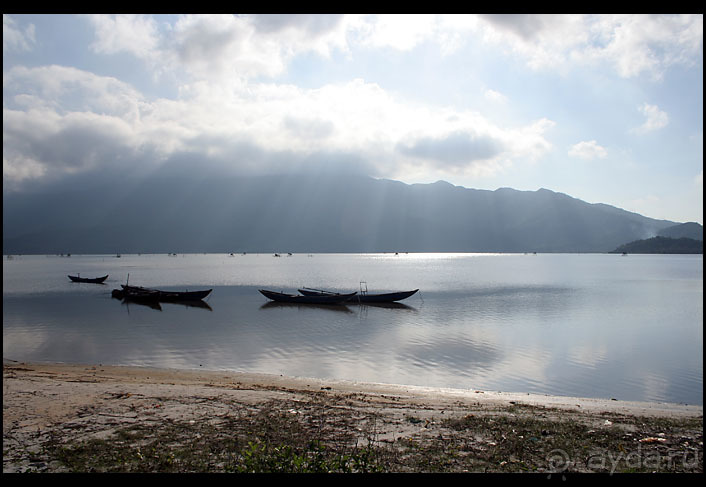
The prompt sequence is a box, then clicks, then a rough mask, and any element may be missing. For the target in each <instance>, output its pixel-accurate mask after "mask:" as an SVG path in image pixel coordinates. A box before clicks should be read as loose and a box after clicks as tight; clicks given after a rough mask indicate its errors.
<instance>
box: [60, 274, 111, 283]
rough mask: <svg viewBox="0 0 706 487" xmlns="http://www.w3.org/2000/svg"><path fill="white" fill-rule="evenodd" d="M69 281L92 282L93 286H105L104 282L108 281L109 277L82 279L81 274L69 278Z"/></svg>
mask: <svg viewBox="0 0 706 487" xmlns="http://www.w3.org/2000/svg"><path fill="white" fill-rule="evenodd" d="M69 279H71V280H72V281H73V282H91V283H93V284H103V281H105V280H106V279H108V276H107V275H105V276H103V277H81V274H79V275H78V276H69Z"/></svg>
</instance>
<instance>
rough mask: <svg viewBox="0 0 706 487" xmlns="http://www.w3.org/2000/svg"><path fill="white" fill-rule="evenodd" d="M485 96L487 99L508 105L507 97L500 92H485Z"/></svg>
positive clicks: (489, 90)
mask: <svg viewBox="0 0 706 487" xmlns="http://www.w3.org/2000/svg"><path fill="white" fill-rule="evenodd" d="M484 96H485V98H486V99H488V100H491V101H494V102H497V103H506V102H507V100H508V99H507V96H505V95H503V94H502V93H500V92H499V91H495V90H491V89H488V90H485V93H484Z"/></svg>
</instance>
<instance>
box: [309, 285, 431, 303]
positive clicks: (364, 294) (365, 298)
mask: <svg viewBox="0 0 706 487" xmlns="http://www.w3.org/2000/svg"><path fill="white" fill-rule="evenodd" d="M417 291H419V289H415V290H413V291H399V292H394V293H381V294H370V293H368V291H367V290H366V291H361V292H360V293H359V294H357V296H356V297H355V298H354V299H353V301H358V302H359V303H394V302H396V301H402V300H403V299H407V298H408V297H410V296H412V295H413V294H415V293H416V292H417ZM299 292H300V293H302V294H303V295H304V296H335V295H337V293H334V292H331V291H324V290H321V289H310V288H304V289H299Z"/></svg>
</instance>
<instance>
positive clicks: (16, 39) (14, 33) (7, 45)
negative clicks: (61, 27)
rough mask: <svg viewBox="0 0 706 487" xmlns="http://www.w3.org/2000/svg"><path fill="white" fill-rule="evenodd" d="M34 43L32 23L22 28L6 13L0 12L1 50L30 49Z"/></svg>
mask: <svg viewBox="0 0 706 487" xmlns="http://www.w3.org/2000/svg"><path fill="white" fill-rule="evenodd" d="M35 44H36V38H35V27H34V24H29V25H27V26H26V27H25V28H24V30H23V29H21V28H20V26H19V25H18V24H17V21H16V20H15V19H13V18H12V17H11V16H9V15H7V14H2V52H9V51H30V50H32V48H33V47H34V45H35Z"/></svg>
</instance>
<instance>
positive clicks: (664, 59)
mask: <svg viewBox="0 0 706 487" xmlns="http://www.w3.org/2000/svg"><path fill="white" fill-rule="evenodd" d="M482 18H483V20H484V21H485V23H486V26H485V29H483V36H484V39H485V40H486V41H487V42H491V43H495V44H497V45H500V46H507V47H508V48H509V49H510V50H511V51H512V52H514V53H516V54H517V55H518V56H520V57H522V58H523V59H524V60H525V62H526V63H527V65H528V66H530V67H531V68H533V69H554V70H556V69H560V70H567V69H570V67H571V66H573V65H576V64H579V65H586V64H591V65H595V66H600V65H601V64H603V63H606V62H607V63H608V64H609V65H610V66H612V67H613V69H614V70H615V71H616V72H617V73H618V75H619V76H621V77H624V78H631V77H636V76H640V75H642V74H648V75H650V76H652V77H654V78H655V79H659V78H661V76H662V75H663V73H664V70H665V69H667V68H668V67H670V66H672V65H675V64H681V65H686V66H691V65H694V64H695V63H697V62H699V59H700V55H701V49H702V47H703V16H702V15H700V14H697V15H656V16H653V15H566V14H553V15H537V14H513V15H510V14H494V15H484V16H482Z"/></svg>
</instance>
